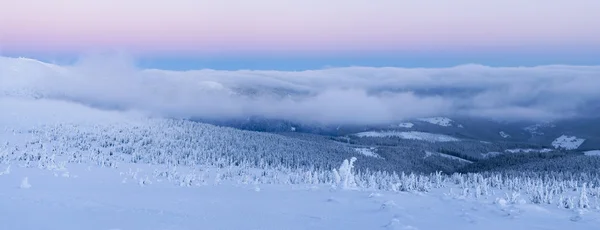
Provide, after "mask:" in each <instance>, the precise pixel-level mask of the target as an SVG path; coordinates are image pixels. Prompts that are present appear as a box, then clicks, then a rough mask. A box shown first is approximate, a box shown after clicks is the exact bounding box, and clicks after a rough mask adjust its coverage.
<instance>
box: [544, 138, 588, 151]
mask: <svg viewBox="0 0 600 230" xmlns="http://www.w3.org/2000/svg"><path fill="white" fill-rule="evenodd" d="M584 141H585V139H583V138H577V137H576V136H566V135H562V136H560V137H558V138H556V140H554V141H553V142H552V146H554V148H557V149H566V150H574V149H577V148H579V146H581V144H583V142H584Z"/></svg>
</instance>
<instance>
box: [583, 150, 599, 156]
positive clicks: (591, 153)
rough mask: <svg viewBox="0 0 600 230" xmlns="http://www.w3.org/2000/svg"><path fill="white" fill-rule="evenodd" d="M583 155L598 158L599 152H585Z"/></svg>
mask: <svg viewBox="0 0 600 230" xmlns="http://www.w3.org/2000/svg"><path fill="white" fill-rule="evenodd" d="M584 154H585V155H586V156H600V150H590V151H585V152H584Z"/></svg>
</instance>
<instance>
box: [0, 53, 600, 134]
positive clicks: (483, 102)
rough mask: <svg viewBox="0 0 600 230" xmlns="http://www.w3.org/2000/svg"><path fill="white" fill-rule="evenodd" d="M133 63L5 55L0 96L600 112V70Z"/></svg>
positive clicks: (157, 111)
mask: <svg viewBox="0 0 600 230" xmlns="http://www.w3.org/2000/svg"><path fill="white" fill-rule="evenodd" d="M134 66H135V65H133V62H131V60H129V59H127V58H119V57H110V58H106V57H95V58H86V59H82V60H81V61H80V62H78V63H76V64H75V65H71V66H56V65H51V64H46V63H42V62H39V61H36V60H31V59H15V58H1V57H0V95H2V96H11V97H15V96H18V97H23V96H24V97H31V96H34V97H37V98H40V97H41V98H49V99H58V100H68V101H74V102H78V103H83V104H86V105H90V106H94V107H100V108H108V109H119V110H136V111H143V112H146V113H150V114H153V115H158V116H169V117H181V118H205V119H229V118H246V117H248V116H260V117H266V118H275V119H286V120H292V121H296V122H319V123H329V124H332V123H353V124H376V123H386V122H397V121H400V120H403V119H410V118H417V117H426V116H464V115H467V116H479V117H487V118H493V119H505V120H551V119H560V118H566V117H573V116H587V115H595V113H598V112H599V111H600V108H599V106H598V105H600V67H576V66H542V67H527V68H495V67H486V66H480V65H463V66H457V67H453V68H439V69H419V68H412V69H406V68H369V67H347V68H332V69H321V70H309V71H299V72H286V71H252V70H240V71H217V70H197V71H186V72H175V71H163V70H141V69H137V68H135V67H134Z"/></svg>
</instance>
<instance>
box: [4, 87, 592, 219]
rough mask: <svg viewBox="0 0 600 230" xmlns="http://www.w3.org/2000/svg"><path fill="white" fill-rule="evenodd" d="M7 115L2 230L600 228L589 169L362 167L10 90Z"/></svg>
mask: <svg viewBox="0 0 600 230" xmlns="http://www.w3.org/2000/svg"><path fill="white" fill-rule="evenodd" d="M0 111H3V112H2V113H0V140H2V141H1V142H0V207H2V208H0V229H23V230H29V229H31V230H34V229H35V230H37V229H61V230H62V229H64V230H75V229H77V230H79V229H101V230H107V229H113V230H114V229H149V230H154V229H157V230H158V229H178V230H179V229H267V230H269V229H349V230H352V229H422V230H428V229H432V230H433V229H444V228H452V229H536V228H537V229H596V228H597V226H598V225H600V212H599V211H598V210H599V209H600V201H599V197H600V196H599V194H598V191H599V190H598V188H597V187H593V186H594V185H595V184H597V183H595V182H596V180H594V178H590V177H589V176H585V177H582V178H585V179H586V182H587V181H590V180H594V183H592V182H590V183H592V184H590V186H591V187H586V186H588V185H586V184H584V183H574V180H577V178H575V179H573V178H570V180H564V179H561V178H560V177H550V178H543V177H518V178H511V177H505V176H503V175H500V174H494V173H490V174H487V175H484V174H453V175H444V174H441V173H435V174H426V175H421V174H412V173H396V172H394V173H391V172H385V171H367V170H363V171H358V170H356V169H355V168H354V163H355V161H356V160H357V158H351V157H350V156H355V155H359V154H360V153H358V152H357V150H355V149H352V148H350V147H344V146H343V145H331V146H328V145H326V144H324V143H322V142H318V143H316V144H315V143H312V142H308V141H299V140H297V139H293V140H292V139H290V138H286V137H282V136H279V135H273V134H266V133H258V132H244V131H240V130H235V129H230V128H222V127H216V126H212V125H206V124H199V123H195V122H189V121H182V120H171V119H162V118H155V117H151V116H148V115H146V114H141V113H134V112H128V113H124V112H117V111H103V110H98V109H91V108H88V107H85V106H81V105H74V104H72V103H67V102H57V101H51V100H23V99H6V98H2V99H0ZM398 133H400V132H398ZM377 135H381V134H377ZM386 135H387V134H386ZM401 135H403V136H406V137H408V138H421V139H424V140H435V139H442V140H447V139H448V138H451V137H447V136H446V137H441V136H436V135H435V134H430V133H419V132H406V133H404V134H401ZM431 135H433V137H432V136H431ZM345 148H347V150H348V151H349V152H345V150H344V149H345ZM340 151H342V152H341V153H340ZM345 154H347V155H345ZM317 157H319V158H317ZM443 157H450V156H443ZM319 159H327V160H326V161H322V162H335V161H337V163H336V164H335V165H332V166H331V167H327V164H321V163H319V162H321V161H320V160H319ZM362 159H363V160H364V162H372V161H377V162H385V160H380V159H371V158H368V157H363V158H362ZM361 163H362V162H361ZM315 165H317V166H319V165H320V167H313V166H315ZM303 166H305V167H303ZM577 181H580V180H577ZM552 186H554V187H552ZM540 194H543V195H540ZM431 220H436V221H431Z"/></svg>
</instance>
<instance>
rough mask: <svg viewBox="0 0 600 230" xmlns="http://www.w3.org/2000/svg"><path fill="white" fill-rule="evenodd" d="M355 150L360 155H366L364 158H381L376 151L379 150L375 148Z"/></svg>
mask: <svg viewBox="0 0 600 230" xmlns="http://www.w3.org/2000/svg"><path fill="white" fill-rule="evenodd" d="M354 150H356V151H357V152H358V153H360V154H362V155H364V156H368V157H375V158H381V156H379V155H378V154H377V153H376V152H375V150H377V148H375V147H369V148H355V149H354Z"/></svg>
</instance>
